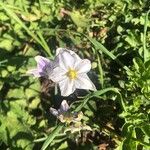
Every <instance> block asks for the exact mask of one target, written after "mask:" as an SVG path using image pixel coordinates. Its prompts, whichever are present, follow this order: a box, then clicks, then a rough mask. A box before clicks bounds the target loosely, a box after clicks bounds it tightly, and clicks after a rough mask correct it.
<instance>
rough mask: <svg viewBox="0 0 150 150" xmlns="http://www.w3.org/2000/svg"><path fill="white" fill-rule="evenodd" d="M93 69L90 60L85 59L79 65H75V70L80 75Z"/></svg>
mask: <svg viewBox="0 0 150 150" xmlns="http://www.w3.org/2000/svg"><path fill="white" fill-rule="evenodd" d="M90 69H91V62H90V60H88V59H83V60H81V61H80V62H79V63H76V64H75V70H77V72H78V73H87V72H89V71H90Z"/></svg>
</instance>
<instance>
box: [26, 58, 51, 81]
mask: <svg viewBox="0 0 150 150" xmlns="http://www.w3.org/2000/svg"><path fill="white" fill-rule="evenodd" d="M35 60H36V62H37V67H36V68H35V69H31V70H29V71H27V74H32V75H34V76H35V77H46V78H49V79H50V74H51V71H52V69H53V62H52V61H51V60H49V59H47V58H44V57H42V56H36V57H35Z"/></svg>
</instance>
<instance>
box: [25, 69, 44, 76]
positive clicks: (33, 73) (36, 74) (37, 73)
mask: <svg viewBox="0 0 150 150" xmlns="http://www.w3.org/2000/svg"><path fill="white" fill-rule="evenodd" d="M27 74H32V75H34V76H35V77H41V76H43V75H44V74H43V73H42V72H39V70H38V69H31V70H28V71H27Z"/></svg>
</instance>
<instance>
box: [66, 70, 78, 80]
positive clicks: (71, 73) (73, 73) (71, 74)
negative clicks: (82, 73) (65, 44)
mask: <svg viewBox="0 0 150 150" xmlns="http://www.w3.org/2000/svg"><path fill="white" fill-rule="evenodd" d="M67 76H68V77H69V78H70V79H75V78H76V77H77V72H76V70H74V69H69V71H68V72H67Z"/></svg>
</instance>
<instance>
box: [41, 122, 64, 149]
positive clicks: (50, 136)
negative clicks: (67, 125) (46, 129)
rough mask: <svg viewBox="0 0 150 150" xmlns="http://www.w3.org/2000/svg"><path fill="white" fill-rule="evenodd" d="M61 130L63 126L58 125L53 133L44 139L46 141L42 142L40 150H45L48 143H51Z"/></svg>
mask: <svg viewBox="0 0 150 150" xmlns="http://www.w3.org/2000/svg"><path fill="white" fill-rule="evenodd" d="M62 128H63V125H62V124H60V125H58V126H57V127H56V128H55V129H54V130H53V131H52V133H51V134H50V135H49V136H48V138H47V139H46V141H45V142H44V144H43V146H42V148H41V150H45V149H46V148H47V147H48V146H49V145H50V143H51V142H52V141H53V139H54V138H55V137H56V136H57V135H58V134H59V132H60V131H61V129H62Z"/></svg>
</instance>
